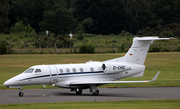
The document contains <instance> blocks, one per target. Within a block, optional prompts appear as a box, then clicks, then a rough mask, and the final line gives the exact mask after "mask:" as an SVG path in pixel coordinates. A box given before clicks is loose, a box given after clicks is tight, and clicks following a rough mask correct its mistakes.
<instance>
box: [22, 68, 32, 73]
mask: <svg viewBox="0 0 180 109" xmlns="http://www.w3.org/2000/svg"><path fill="white" fill-rule="evenodd" d="M33 71H34V68H29V69H27V70H26V71H25V72H24V73H33Z"/></svg>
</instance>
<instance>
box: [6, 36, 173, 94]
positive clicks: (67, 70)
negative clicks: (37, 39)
mask: <svg viewBox="0 0 180 109" xmlns="http://www.w3.org/2000/svg"><path fill="white" fill-rule="evenodd" d="M168 39H170V38H159V37H135V38H133V44H132V46H131V47H130V49H129V50H128V52H127V53H126V54H125V56H123V57H119V58H116V59H111V60H107V61H103V62H97V61H89V62H86V63H83V64H57V65H35V66H32V67H30V68H28V69H27V70H26V71H24V72H23V73H21V74H19V75H17V76H15V77H13V78H11V79H9V80H7V81H6V82H4V85H5V86H7V87H8V88H19V96H20V97H22V96H23V95H24V93H23V91H22V89H23V86H26V85H52V86H55V87H61V88H68V89H70V90H71V91H75V92H76V94H77V95H80V94H82V90H83V89H90V92H92V94H93V95H98V94H99V90H98V88H97V87H98V86H100V85H104V84H111V83H146V82H152V81H155V80H156V79H157V77H158V75H159V73H160V71H159V72H158V73H157V74H156V75H155V76H154V78H153V79H152V80H148V81H120V79H122V78H127V77H141V76H143V74H144V70H145V65H144V61H145V58H146V55H147V53H148V50H149V46H150V44H152V43H153V41H155V40H168ZM117 80H119V81H117Z"/></svg>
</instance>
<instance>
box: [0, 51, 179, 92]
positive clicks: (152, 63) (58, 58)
mask: <svg viewBox="0 0 180 109" xmlns="http://www.w3.org/2000/svg"><path fill="white" fill-rule="evenodd" d="M123 55H124V54H123V53H112V54H25V55H22V54H16V55H0V75H1V76H0V77H1V79H0V90H5V89H7V88H6V87H5V86H3V83H4V81H6V80H7V79H9V78H11V77H13V76H15V75H17V74H19V73H21V72H23V71H24V70H26V69H27V68H28V67H31V66H33V65H41V64H69V63H84V62H87V61H90V60H92V61H105V60H109V59H113V58H117V57H120V56H123ZM145 65H146V70H145V73H144V76H142V77H134V78H132V77H131V78H125V79H122V80H151V79H152V78H153V77H154V75H155V74H156V73H157V72H158V71H161V73H160V75H159V77H158V79H157V80H156V81H155V82H151V83H134V84H107V85H103V86H101V87H167V86H168V87H171V86H174V87H177V86H180V84H179V83H180V73H179V70H180V68H179V66H180V52H161V53H148V55H147V58H146V61H145ZM41 88H43V86H27V87H25V89H41ZM47 88H54V87H51V86H47Z"/></svg>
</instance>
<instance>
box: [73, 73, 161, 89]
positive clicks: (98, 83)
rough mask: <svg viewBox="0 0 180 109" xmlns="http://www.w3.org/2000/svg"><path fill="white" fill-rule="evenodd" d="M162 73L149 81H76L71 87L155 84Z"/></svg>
mask: <svg viewBox="0 0 180 109" xmlns="http://www.w3.org/2000/svg"><path fill="white" fill-rule="evenodd" d="M159 73H160V71H159V72H158V73H157V74H156V75H155V76H154V78H153V79H152V80H149V81H87V82H84V81H83V82H81V81H76V82H71V83H70V85H71V86H76V85H92V84H96V85H101V84H112V83H146V82H153V81H155V80H156V79H157V77H158V75H159Z"/></svg>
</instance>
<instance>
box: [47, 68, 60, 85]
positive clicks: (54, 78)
mask: <svg viewBox="0 0 180 109" xmlns="http://www.w3.org/2000/svg"><path fill="white" fill-rule="evenodd" d="M49 70H50V83H51V84H53V83H56V82H58V72H57V68H56V66H49Z"/></svg>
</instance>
